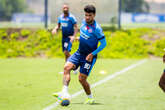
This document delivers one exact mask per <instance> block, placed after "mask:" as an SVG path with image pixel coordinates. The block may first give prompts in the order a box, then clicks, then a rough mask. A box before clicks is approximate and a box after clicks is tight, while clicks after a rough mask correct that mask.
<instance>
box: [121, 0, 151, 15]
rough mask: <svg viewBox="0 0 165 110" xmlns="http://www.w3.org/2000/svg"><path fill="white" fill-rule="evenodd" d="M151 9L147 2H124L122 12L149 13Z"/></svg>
mask: <svg viewBox="0 0 165 110" xmlns="http://www.w3.org/2000/svg"><path fill="white" fill-rule="evenodd" d="M149 10H150V7H149V5H148V3H147V2H146V1H145V0H122V11H124V12H133V13H140V12H149Z"/></svg>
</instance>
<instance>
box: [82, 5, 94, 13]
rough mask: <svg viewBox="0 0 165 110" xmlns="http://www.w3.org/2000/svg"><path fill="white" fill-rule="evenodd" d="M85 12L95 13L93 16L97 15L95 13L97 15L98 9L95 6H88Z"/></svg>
mask: <svg viewBox="0 0 165 110" xmlns="http://www.w3.org/2000/svg"><path fill="white" fill-rule="evenodd" d="M84 11H85V12H86V13H93V14H95V13H96V8H95V6H93V5H86V6H85V7H84Z"/></svg>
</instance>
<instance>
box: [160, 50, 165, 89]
mask: <svg viewBox="0 0 165 110" xmlns="http://www.w3.org/2000/svg"><path fill="white" fill-rule="evenodd" d="M164 51H165V49H164ZM163 62H164V63H165V54H164V56H163ZM159 86H160V88H162V90H163V91H164V92H165V69H164V72H163V74H162V76H161V78H160V81H159Z"/></svg>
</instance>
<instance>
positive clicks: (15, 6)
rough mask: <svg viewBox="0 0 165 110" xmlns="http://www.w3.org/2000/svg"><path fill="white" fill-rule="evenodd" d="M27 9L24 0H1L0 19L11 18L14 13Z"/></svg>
mask: <svg viewBox="0 0 165 110" xmlns="http://www.w3.org/2000/svg"><path fill="white" fill-rule="evenodd" d="M25 10H26V4H25V1H24V0H0V20H10V19H11V16H12V14H13V13H18V12H24V11H25Z"/></svg>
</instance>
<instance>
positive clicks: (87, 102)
mask: <svg viewBox="0 0 165 110" xmlns="http://www.w3.org/2000/svg"><path fill="white" fill-rule="evenodd" d="M94 103H95V100H94V99H93V98H87V99H86V101H85V104H90V105H92V104H94Z"/></svg>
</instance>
